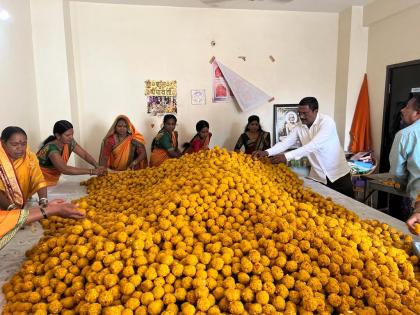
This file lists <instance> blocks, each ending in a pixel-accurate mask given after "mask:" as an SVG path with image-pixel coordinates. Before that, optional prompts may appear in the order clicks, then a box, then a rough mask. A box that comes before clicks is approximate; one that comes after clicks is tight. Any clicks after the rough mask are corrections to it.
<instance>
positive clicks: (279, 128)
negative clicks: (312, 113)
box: [273, 104, 299, 149]
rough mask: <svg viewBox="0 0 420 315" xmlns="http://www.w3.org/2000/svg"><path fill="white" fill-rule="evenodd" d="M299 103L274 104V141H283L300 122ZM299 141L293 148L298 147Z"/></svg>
mask: <svg viewBox="0 0 420 315" xmlns="http://www.w3.org/2000/svg"><path fill="white" fill-rule="evenodd" d="M298 106H299V105H298V104H275V105H274V115H273V117H274V126H273V137H274V143H277V142H281V141H282V140H283V139H284V138H286V137H287V136H288V135H289V134H290V132H291V131H292V130H293V128H295V127H296V125H297V123H298V122H299V115H298ZM298 147H299V142H297V143H296V144H295V145H294V146H293V147H292V148H291V149H294V148H298Z"/></svg>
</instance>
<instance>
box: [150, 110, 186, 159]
mask: <svg viewBox="0 0 420 315" xmlns="http://www.w3.org/2000/svg"><path fill="white" fill-rule="evenodd" d="M175 126H176V117H175V116H174V115H172V114H168V115H165V116H164V117H163V128H162V129H161V130H160V131H159V132H158V134H157V135H156V137H155V138H154V139H153V142H152V154H151V156H150V166H151V167H153V166H159V165H161V164H162V163H163V162H164V161H166V160H167V159H172V158H178V157H180V156H181V155H182V154H181V151H179V149H178V132H176V131H175Z"/></svg>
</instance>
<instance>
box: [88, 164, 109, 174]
mask: <svg viewBox="0 0 420 315" xmlns="http://www.w3.org/2000/svg"><path fill="white" fill-rule="evenodd" d="M107 173H108V170H107V168H106V167H105V166H100V167H98V168H95V169H93V170H92V175H98V176H103V175H106V174H107Z"/></svg>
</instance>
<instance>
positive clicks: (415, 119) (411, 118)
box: [389, 94, 420, 221]
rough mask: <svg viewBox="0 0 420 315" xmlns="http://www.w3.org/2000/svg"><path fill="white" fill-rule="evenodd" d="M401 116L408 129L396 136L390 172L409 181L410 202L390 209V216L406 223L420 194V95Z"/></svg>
mask: <svg viewBox="0 0 420 315" xmlns="http://www.w3.org/2000/svg"><path fill="white" fill-rule="evenodd" d="M401 115H402V120H403V121H404V123H406V124H407V125H408V127H406V128H404V129H401V130H400V131H398V132H397V133H396V134H395V138H394V142H393V143H392V147H391V152H390V154H389V163H390V165H391V168H390V170H389V172H390V173H391V174H393V175H395V176H397V177H399V178H401V179H402V180H404V181H407V192H408V194H409V196H410V200H409V201H408V202H404V201H403V202H402V204H401V203H400V204H401V206H400V207H390V208H391V209H390V214H391V215H392V216H394V217H396V218H398V219H401V220H404V221H405V220H406V219H407V217H408V216H409V215H410V213H411V210H412V207H413V206H412V204H413V200H415V199H416V197H417V195H418V193H419V192H420V94H417V95H415V96H413V97H412V98H411V99H410V100H409V101H408V103H407V105H406V106H405V107H404V108H403V109H402V110H401ZM404 204H408V206H404Z"/></svg>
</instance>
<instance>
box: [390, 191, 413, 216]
mask: <svg viewBox="0 0 420 315" xmlns="http://www.w3.org/2000/svg"><path fill="white" fill-rule="evenodd" d="M387 197H388V196H386V198H387ZM412 203H413V200H412V199H410V198H407V197H401V196H397V195H392V194H390V195H389V204H388V213H389V215H390V216H393V217H394V218H396V219H398V220H401V221H404V222H405V221H407V219H408V218H409V217H410V215H411V213H412V212H413V207H412Z"/></svg>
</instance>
